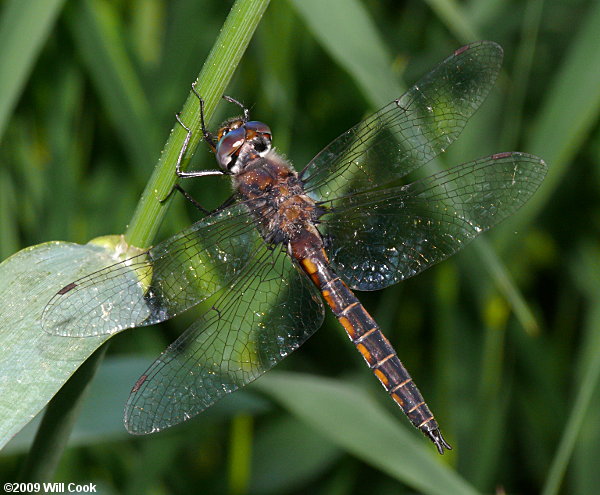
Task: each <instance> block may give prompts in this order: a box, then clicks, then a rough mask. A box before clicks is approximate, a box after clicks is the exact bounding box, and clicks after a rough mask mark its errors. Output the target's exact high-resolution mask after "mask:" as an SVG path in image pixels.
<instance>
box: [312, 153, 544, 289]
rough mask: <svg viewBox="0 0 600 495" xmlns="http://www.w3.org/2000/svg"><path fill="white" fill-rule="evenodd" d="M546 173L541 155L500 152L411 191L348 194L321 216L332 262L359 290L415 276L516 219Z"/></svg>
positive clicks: (416, 184) (422, 182)
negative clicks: (490, 230)
mask: <svg viewBox="0 0 600 495" xmlns="http://www.w3.org/2000/svg"><path fill="white" fill-rule="evenodd" d="M545 175H546V165H545V163H544V162H543V160H541V159H540V158H538V157H536V156H533V155H528V154H525V153H518V152H513V153H500V154H497V155H493V156H489V157H486V158H481V159H479V160H476V161H474V162H470V163H465V164H462V165H459V166H457V167H454V168H452V169H450V170H446V171H443V172H440V173H438V174H435V175H433V176H431V177H428V178H426V179H423V180H419V181H416V182H413V183H412V184H409V185H407V186H403V187H395V188H389V189H385V190H379V191H371V192H366V193H360V194H356V195H353V196H349V197H347V198H345V200H344V201H343V202H339V203H340V204H339V206H337V207H335V208H333V209H332V210H331V211H330V213H328V214H326V215H325V216H324V217H323V218H322V221H323V223H322V226H321V227H320V228H321V229H322V230H324V231H325V233H326V234H327V235H328V237H329V239H330V241H331V242H330V245H331V246H330V247H329V249H328V251H329V253H328V254H329V256H330V260H331V264H332V265H333V267H334V269H335V270H336V272H337V273H338V275H340V276H341V277H342V278H343V279H344V280H345V281H346V282H347V283H348V285H350V286H351V287H353V288H355V289H358V290H377V289H382V288H384V287H387V286H388V285H391V284H394V283H396V282H399V281H400V280H403V279H406V278H408V277H412V276H413V275H416V274H417V273H420V272H422V271H423V270H425V269H426V268H427V267H429V266H431V265H433V264H435V263H438V262H439V261H442V260H443V259H446V258H447V257H448V256H451V255H452V254H454V253H455V252H456V251H458V250H459V249H461V248H462V247H463V246H465V244H466V243H467V242H469V241H470V240H472V239H474V238H475V237H477V236H478V235H479V234H481V233H482V232H483V231H485V230H487V229H489V228H490V227H492V226H493V225H495V224H497V223H498V222H500V221H502V220H503V219H505V218H506V217H508V216H510V215H511V214H513V213H514V212H515V211H516V210H517V209H519V208H520V207H521V206H522V205H523V204H524V203H525V202H526V201H527V200H528V199H529V198H530V197H531V195H532V194H533V193H534V192H535V191H536V190H537V188H538V187H539V186H540V184H541V183H542V180H543V179H544V177H545ZM325 206H327V203H325Z"/></svg>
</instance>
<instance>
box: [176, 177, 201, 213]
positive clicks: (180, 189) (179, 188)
mask: <svg viewBox="0 0 600 495" xmlns="http://www.w3.org/2000/svg"><path fill="white" fill-rule="evenodd" d="M172 190H177V191H179V192H180V193H181V194H182V195H183V197H184V198H185V199H187V200H188V201H189V202H190V203H192V204H193V205H194V207H196V208H197V209H198V210H200V211H201V212H202V213H204V214H205V215H209V214H210V210H207V209H206V208H204V206H202V205H201V204H200V203H199V202H198V201H196V200H195V199H194V197H193V196H192V195H191V194H190V193H189V192H187V191H186V190H185V189H184V188H183V187H181V186H180V185H179V184H175V185H174V186H173V189H172Z"/></svg>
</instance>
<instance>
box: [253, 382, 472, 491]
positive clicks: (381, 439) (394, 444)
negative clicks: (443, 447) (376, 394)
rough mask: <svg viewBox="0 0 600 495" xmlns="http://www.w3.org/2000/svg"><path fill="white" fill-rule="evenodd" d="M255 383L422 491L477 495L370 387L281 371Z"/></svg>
mask: <svg viewBox="0 0 600 495" xmlns="http://www.w3.org/2000/svg"><path fill="white" fill-rule="evenodd" d="M255 386H256V387H257V388H259V389H260V390H262V391H264V392H266V393H268V394H269V395H270V396H272V397H273V398H275V399H276V400H277V401H278V402H280V403H281V404H283V405H284V406H285V407H286V408H288V409H289V410H290V411H292V412H293V413H294V415H296V416H297V417H299V418H300V419H301V420H302V421H305V422H306V423H308V424H309V425H310V426H311V427H313V428H314V429H315V430H316V431H318V432H320V433H321V434H322V435H323V436H325V437H326V438H329V439H330V440H331V441H332V442H333V443H334V444H336V445H338V446H340V447H342V448H344V449H345V450H347V451H348V452H351V453H352V454H353V455H355V456H357V457H358V458H360V459H362V460H363V461H365V462H367V463H369V464H371V465H372V466H374V467H375V468H377V469H380V470H381V471H383V472H385V473H387V474H388V475H390V476H392V477H393V478H395V479H397V480H400V481H402V482H403V483H406V484H407V485H409V486H411V487H413V488H414V489H416V490H417V491H418V492H419V493H426V494H438V495H451V494H460V495H467V494H475V493H477V491H476V490H475V489H474V488H473V487H472V486H471V485H469V483H468V482H467V481H466V480H464V479H463V478H461V477H460V476H459V475H458V474H456V473H455V472H453V471H452V470H450V469H449V468H448V467H447V466H445V465H444V464H443V463H442V462H440V461H441V460H442V459H440V458H439V455H438V454H437V453H435V449H434V447H433V445H430V444H428V441H427V440H426V439H425V438H419V437H417V436H416V435H412V434H411V433H409V431H408V428H409V427H408V426H403V425H401V424H399V423H398V421H396V420H395V419H394V418H393V417H392V416H391V415H389V414H388V413H387V411H385V410H384V409H383V408H382V407H381V406H380V405H378V404H377V403H376V402H374V401H373V400H372V399H371V397H370V396H369V395H368V394H367V393H366V392H365V391H364V390H360V389H357V388H355V387H353V386H350V385H347V384H345V383H344V382H342V381H341V380H328V379H324V378H315V377H312V376H309V375H302V374H299V373H278V372H271V373H269V374H268V375H266V376H264V377H262V378H261V379H260V380H258V381H257V382H256V384H255ZM398 414H400V412H398ZM444 459H445V458H444Z"/></svg>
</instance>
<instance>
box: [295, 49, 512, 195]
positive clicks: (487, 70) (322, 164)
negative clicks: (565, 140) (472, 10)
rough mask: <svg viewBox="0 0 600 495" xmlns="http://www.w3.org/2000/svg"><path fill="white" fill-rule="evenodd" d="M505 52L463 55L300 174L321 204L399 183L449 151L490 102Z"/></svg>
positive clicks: (344, 137)
mask: <svg viewBox="0 0 600 495" xmlns="http://www.w3.org/2000/svg"><path fill="white" fill-rule="evenodd" d="M501 64H502V48H501V47H500V46H499V45H497V44H496V43H494V42H491V41H480V42H477V43H473V44H470V45H467V46H464V47H462V48H460V49H458V50H456V51H455V52H454V53H453V54H452V55H451V56H449V57H448V58H447V59H446V60H444V61H443V62H442V63H440V64H439V65H438V66H437V67H436V68H435V69H433V70H432V71H431V72H429V73H428V74H427V75H426V76H424V77H423V78H422V79H421V80H420V81H418V82H417V83H416V84H415V85H414V86H413V87H412V88H410V89H409V90H408V91H407V92H406V93H405V94H404V95H403V96H401V97H400V98H398V99H397V100H394V101H392V102H391V103H389V104H388V105H386V106H385V107H383V108H382V109H381V110H379V111H378V112H377V113H375V114H373V115H371V116H370V117H367V118H366V119H365V120H363V121H362V122H360V123H359V124H357V125H356V126H354V127H353V128H352V129H350V130H349V131H347V132H345V133H344V134H342V135H341V136H339V137H338V138H337V139H335V140H334V141H333V142H332V143H330V144H329V145H328V146H327V147H326V148H324V149H323V150H322V151H321V152H320V153H319V154H318V155H317V156H316V157H315V158H313V160H312V161H311V162H310V163H309V164H308V165H307V167H306V168H305V169H304V170H303V171H302V173H301V174H300V176H301V178H302V179H303V181H304V182H305V184H306V190H307V191H308V192H310V193H312V195H313V197H315V198H316V199H318V200H325V201H326V200H330V199H332V198H334V197H339V196H344V195H346V194H352V193H355V192H358V191H362V190H366V189H372V188H373V187H375V186H377V185H382V184H385V183H386V182H390V181H392V180H395V179H399V178H401V177H403V176H405V175H406V174H408V173H409V172H411V171H413V170H415V169H417V168H418V167H420V166H422V165H424V164H426V163H428V162H429V161H431V160H432V159H433V158H434V157H436V156H438V155H439V154H440V153H442V152H443V151H445V150H446V149H447V148H448V146H449V145H450V144H452V143H453V142H454V140H455V139H456V138H457V137H458V136H459V134H460V133H461V132H462V130H463V128H464V127H465V125H466V123H467V121H468V120H469V118H470V117H471V116H472V115H473V114H474V113H475V111H476V110H477V109H478V108H479V106H480V105H481V104H482V102H483V101H484V100H485V98H486V97H487V95H488V93H489V91H490V89H491V88H492V86H493V85H494V83H495V81H496V77H497V75H498V72H499V70H500V66H501Z"/></svg>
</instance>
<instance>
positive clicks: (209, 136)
mask: <svg viewBox="0 0 600 495" xmlns="http://www.w3.org/2000/svg"><path fill="white" fill-rule="evenodd" d="M192 93H194V94H195V95H196V98H198V101H199V102H200V125H201V126H202V137H203V138H204V141H206V143H207V144H208V146H210V149H211V150H212V152H213V153H215V152H216V151H217V145H216V143H215V137H214V136H213V135H212V134H211V133H210V131H209V130H208V127H206V122H205V121H204V98H202V96H200V93H198V91H197V90H196V81H194V82H193V83H192ZM184 128H185V126H184Z"/></svg>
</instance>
